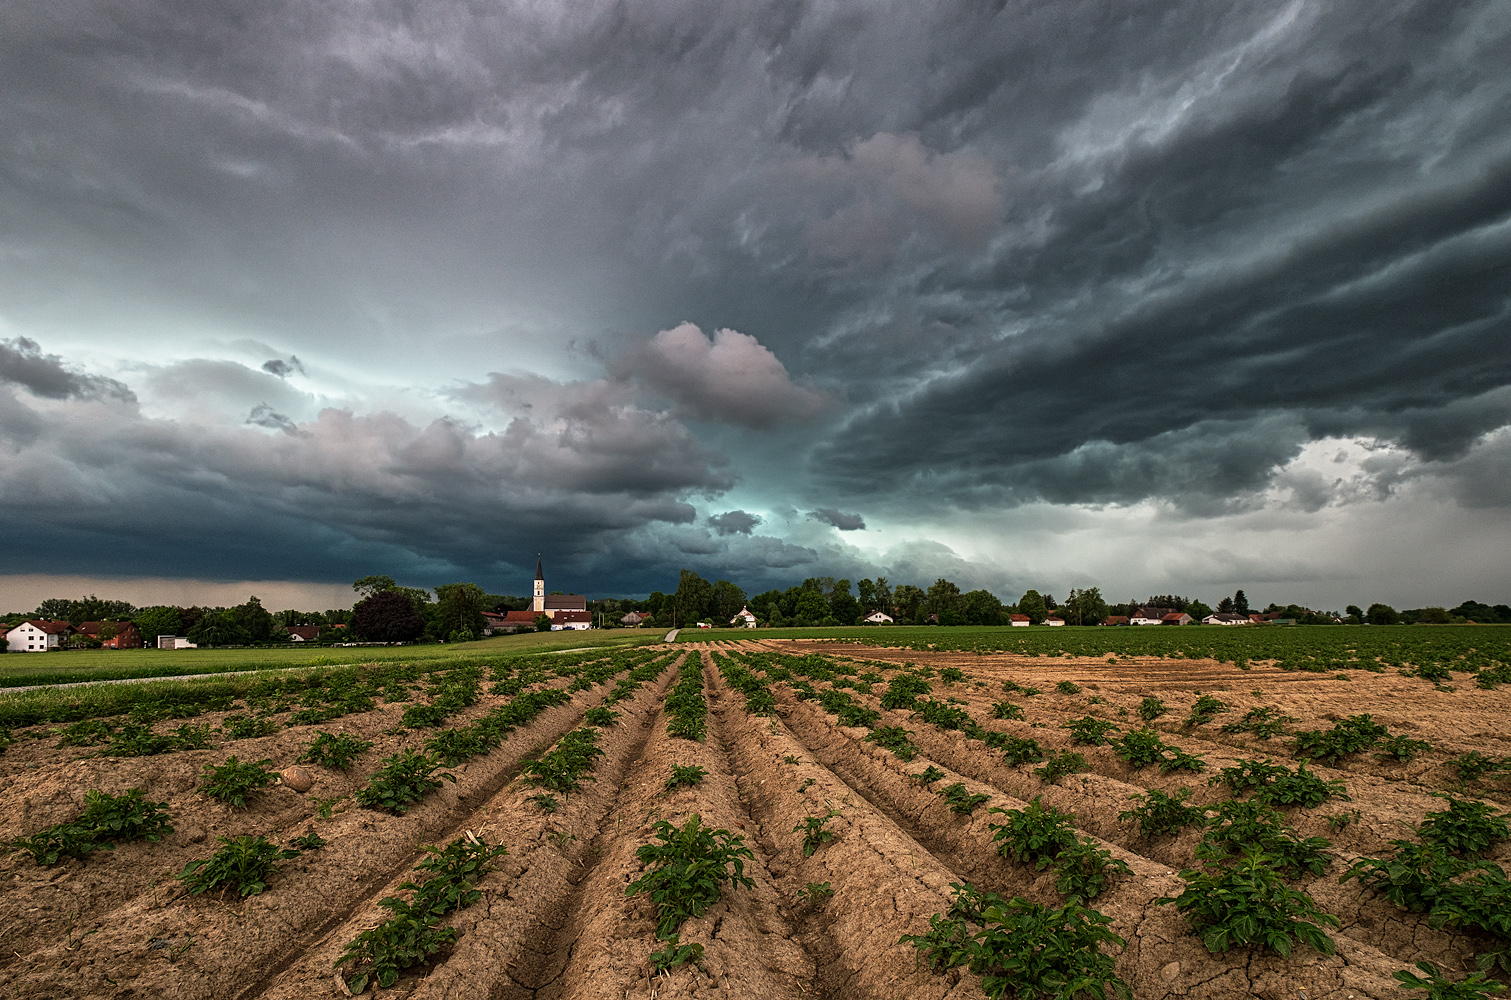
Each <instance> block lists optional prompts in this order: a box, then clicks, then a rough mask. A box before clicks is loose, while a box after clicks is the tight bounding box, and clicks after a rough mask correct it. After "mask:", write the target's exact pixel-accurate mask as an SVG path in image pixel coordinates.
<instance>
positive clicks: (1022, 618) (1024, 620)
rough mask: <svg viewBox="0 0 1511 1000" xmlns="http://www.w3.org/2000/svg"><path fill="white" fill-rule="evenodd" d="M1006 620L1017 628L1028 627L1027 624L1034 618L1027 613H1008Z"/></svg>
mask: <svg viewBox="0 0 1511 1000" xmlns="http://www.w3.org/2000/svg"><path fill="white" fill-rule="evenodd" d="M1007 620H1008V621H1009V622H1011V623H1012V624H1014V625H1016V626H1018V627H1019V628H1028V626H1030V625H1032V624H1033V623H1034V620H1033V619H1032V618H1030V617H1028V615H1008V616H1007Z"/></svg>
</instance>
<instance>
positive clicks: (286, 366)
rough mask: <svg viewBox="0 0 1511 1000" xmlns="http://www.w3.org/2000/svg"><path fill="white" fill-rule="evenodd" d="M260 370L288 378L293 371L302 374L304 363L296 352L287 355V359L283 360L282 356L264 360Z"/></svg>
mask: <svg viewBox="0 0 1511 1000" xmlns="http://www.w3.org/2000/svg"><path fill="white" fill-rule="evenodd" d="M262 370H263V371H265V372H267V373H268V374H269V375H277V376H278V377H279V378H288V377H289V376H290V375H292V374H294V373H295V372H298V373H299V374H300V375H303V374H304V364H303V363H302V362H301V361H300V360H299V356H298V355H297V354H291V355H289V358H288V360H287V361H285V360H284V359H283V358H273V359H272V360H271V361H264V362H263V363H262Z"/></svg>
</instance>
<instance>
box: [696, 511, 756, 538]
mask: <svg viewBox="0 0 1511 1000" xmlns="http://www.w3.org/2000/svg"><path fill="white" fill-rule="evenodd" d="M760 523H761V515H759V514H751V513H749V512H747V511H743V510H727V511H725V512H724V513H722V514H711V515H709V518H708V526H709V527H710V528H712V529H714V531H716V532H718V533H719V534H721V535H748V534H750V533H751V531H752V530H754V529H755V527H756V525H758V524H760Z"/></svg>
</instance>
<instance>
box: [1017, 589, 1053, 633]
mask: <svg viewBox="0 0 1511 1000" xmlns="http://www.w3.org/2000/svg"><path fill="white" fill-rule="evenodd" d="M1018 614H1020V615H1028V620H1029V622H1030V623H1031V624H1033V625H1043V624H1044V620H1045V619H1046V618H1048V617H1049V609H1048V608H1046V607H1045V606H1044V598H1042V597H1040V596H1039V592H1038V591H1037V590H1030V591H1027V592H1026V593H1024V595H1023V596H1022V597H1020V598H1018Z"/></svg>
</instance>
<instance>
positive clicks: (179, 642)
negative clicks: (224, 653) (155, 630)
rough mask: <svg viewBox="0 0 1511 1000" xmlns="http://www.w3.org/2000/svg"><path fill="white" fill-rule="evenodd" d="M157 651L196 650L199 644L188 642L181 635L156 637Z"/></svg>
mask: <svg viewBox="0 0 1511 1000" xmlns="http://www.w3.org/2000/svg"><path fill="white" fill-rule="evenodd" d="M157 648H158V649H198V648H199V644H198V643H195V642H190V641H189V640H188V639H187V638H185V637H184V636H181V635H160V636H158V637H157Z"/></svg>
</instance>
